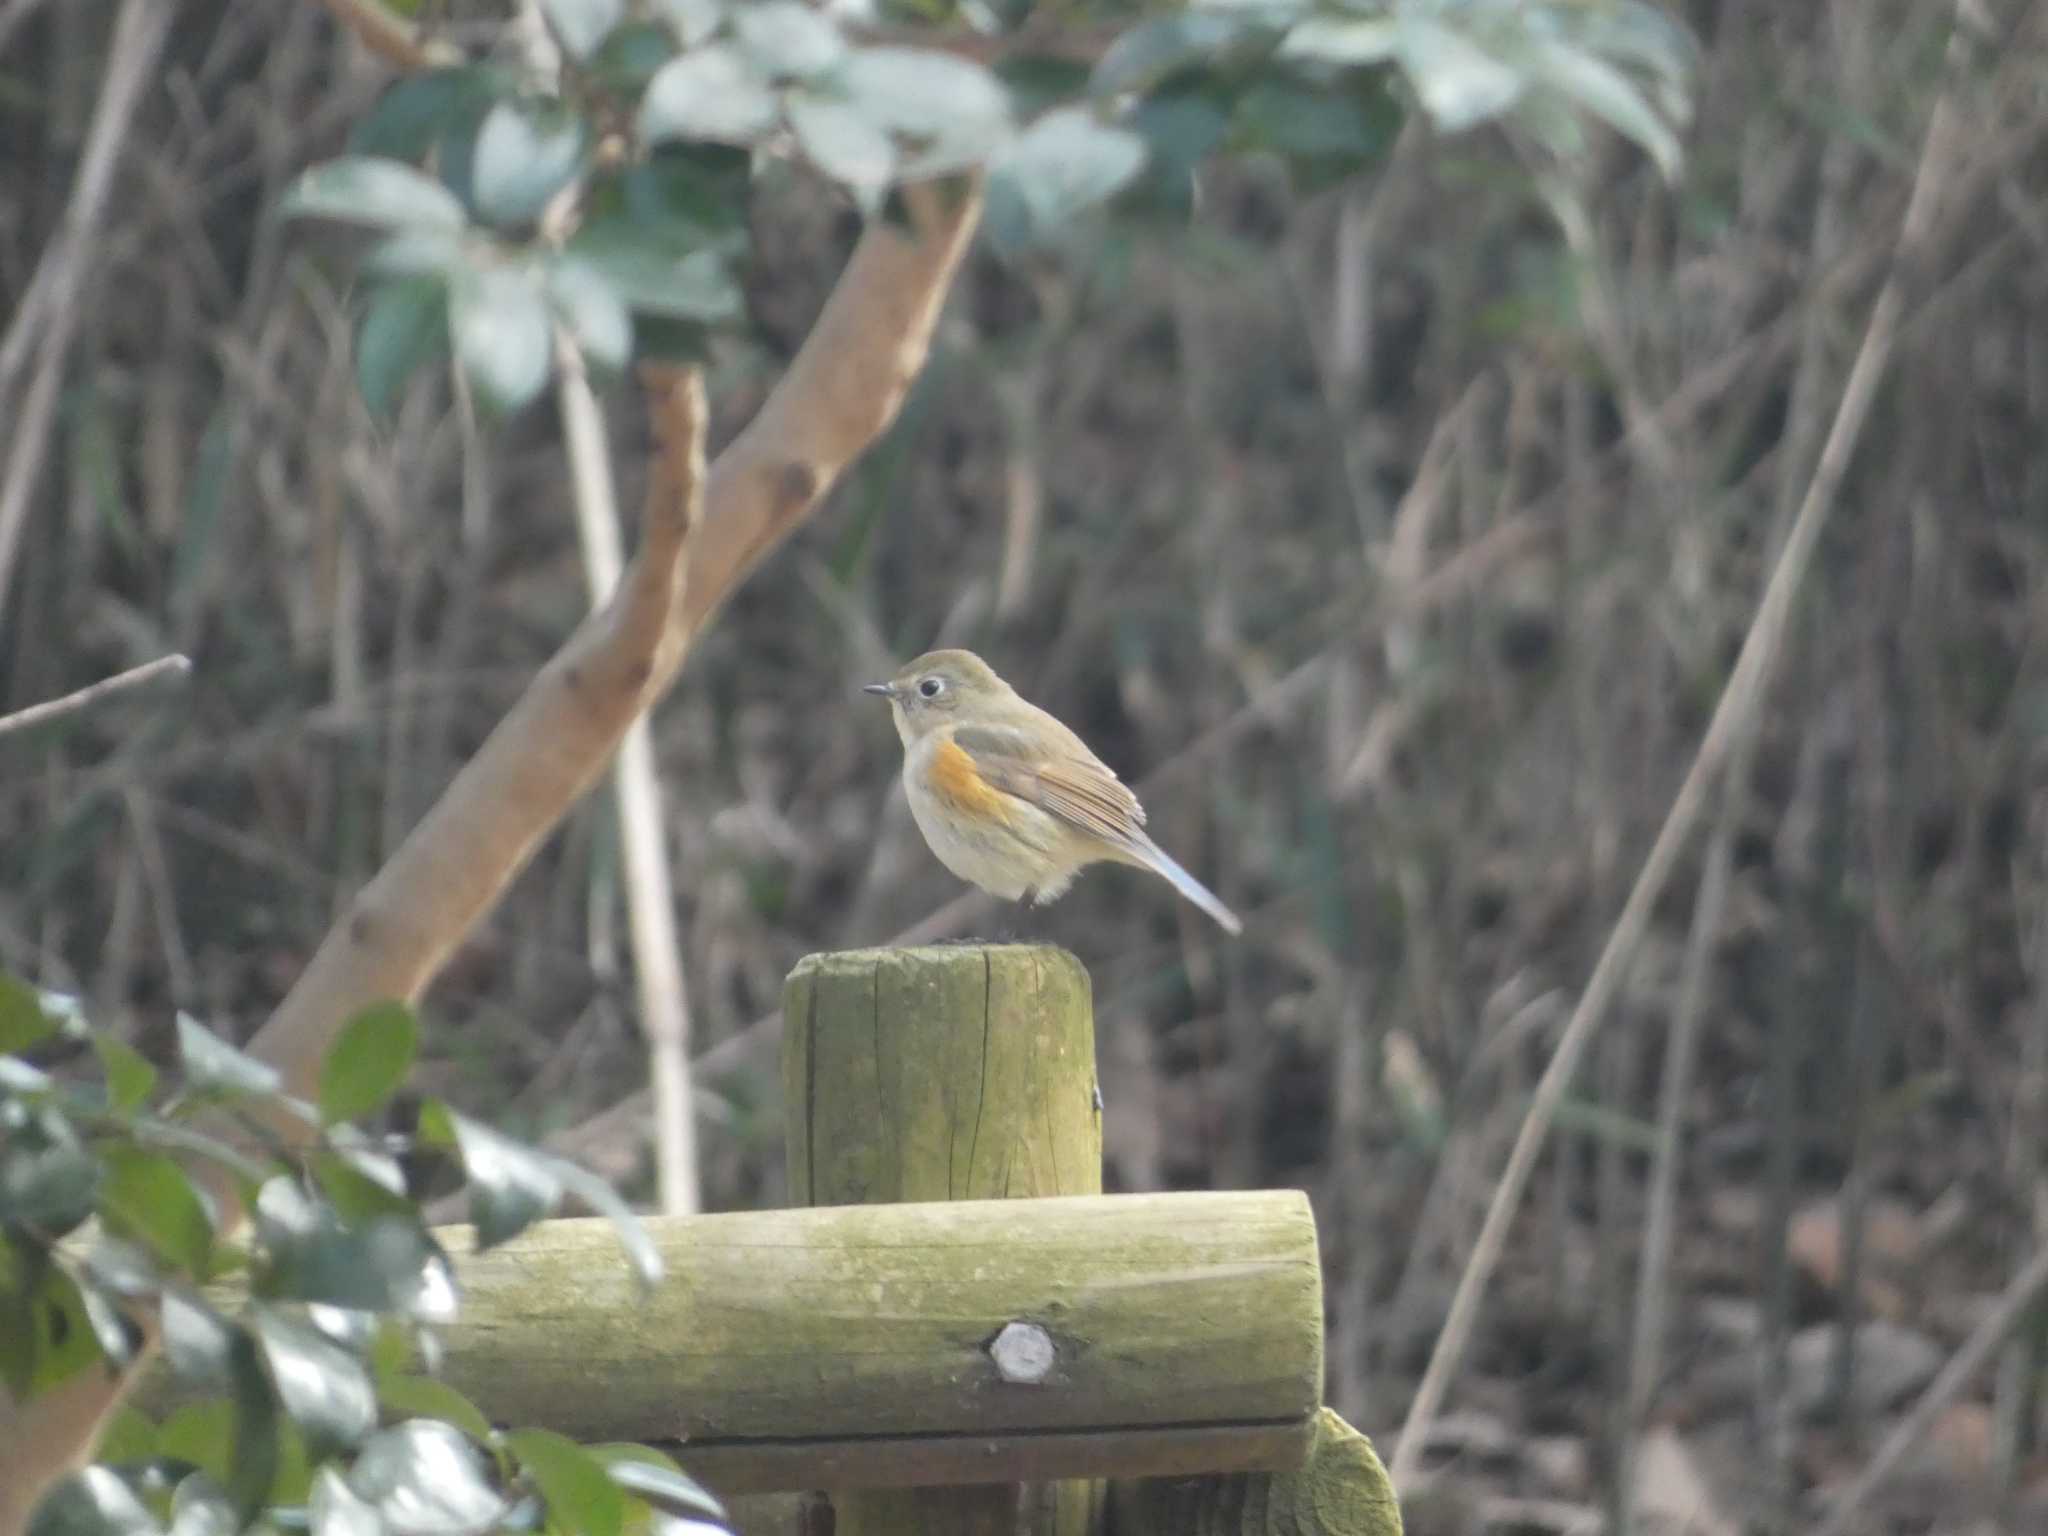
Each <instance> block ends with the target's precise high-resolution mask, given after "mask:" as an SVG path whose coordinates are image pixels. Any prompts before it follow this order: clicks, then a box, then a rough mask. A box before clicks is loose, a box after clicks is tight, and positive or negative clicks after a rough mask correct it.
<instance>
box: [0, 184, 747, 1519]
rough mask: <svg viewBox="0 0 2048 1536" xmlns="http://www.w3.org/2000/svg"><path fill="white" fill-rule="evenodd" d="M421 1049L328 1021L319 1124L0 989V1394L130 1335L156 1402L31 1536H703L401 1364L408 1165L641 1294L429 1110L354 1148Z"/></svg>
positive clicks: (593, 1460) (433, 1308)
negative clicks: (285, 1131)
mask: <svg viewBox="0 0 2048 1536" xmlns="http://www.w3.org/2000/svg"><path fill="white" fill-rule="evenodd" d="M343 181H344V182H345V181H346V178H343ZM326 185H327V186H328V187H329V188H332V186H334V185H335V183H334V182H332V181H330V182H328V183H326ZM409 185H410V184H409V183H407V182H405V181H404V180H402V179H396V178H389V177H382V176H375V175H373V176H372V177H370V178H368V179H367V180H366V181H362V182H359V183H357V186H358V189H359V190H360V188H362V187H365V186H367V187H372V188H376V187H383V188H392V187H401V188H402V187H407V186H409ZM398 195H399V197H401V198H413V199H414V205H415V206H420V207H427V206H431V203H432V199H430V198H417V197H415V195H414V193H413V192H411V191H401V192H400V193H399V194H398ZM417 1034H418V1030H417V1025H416V1022H415V1020H414V1018H413V1016H412V1013H411V1011H410V1010H408V1009H406V1008H404V1007H402V1006H400V1005H399V1004H396V1003H381V1004H378V1005H376V1006H374V1007H372V1008H369V1009H367V1010H365V1011H364V1012H363V1013H361V1014H360V1015H358V1016H357V1017H356V1018H354V1019H352V1020H350V1021H349V1023H348V1024H347V1025H346V1026H345V1027H344V1028H343V1030H342V1031H341V1033H340V1035H339V1036H338V1038H337V1039H336V1041H335V1043H334V1046H333V1047H332V1049H331V1050H330V1051H329V1052H328V1055H327V1058H326V1060H325V1061H324V1062H323V1063H322V1065H321V1070H320V1075H319V1102H318V1104H317V1106H316V1105H310V1104H306V1103H304V1102H302V1101H300V1100H297V1099H295V1098H292V1097H291V1096H290V1095H288V1094H286V1093H285V1092H283V1090H282V1088H281V1086H280V1083H279V1080H278V1077H277V1074H276V1073H275V1072H274V1071H273V1070H272V1069H271V1068H270V1067H268V1066H267V1065H265V1064H264V1063H262V1062H259V1061H257V1060H255V1059H254V1058H252V1057H250V1056H248V1055H246V1054H244V1053H243V1052H242V1051H240V1050H238V1049H236V1048H235V1047H234V1046H232V1045H231V1044H229V1043H228V1042H227V1041H225V1040H223V1039H221V1038H220V1036H218V1035H217V1034H215V1033H214V1032H213V1031H211V1030H209V1029H208V1028H207V1027H206V1026H205V1025H203V1024H202V1023H200V1022H199V1021H198V1020H196V1019H193V1018H191V1017H189V1016H180V1018H179V1019H178V1030H177V1036H178V1057H179V1073H178V1079H179V1080H178V1082H177V1083H176V1084H175V1085H173V1086H171V1087H170V1088H168V1089H166V1088H165V1087H164V1086H163V1085H162V1082H161V1079H160V1077H159V1074H158V1072H157V1071H156V1069H155V1068H154V1067H152V1066H151V1065H150V1064H149V1063H148V1062H146V1061H145V1060H143V1058H142V1057H141V1056H139V1055H138V1054H136V1052H135V1051H134V1050H132V1049H131V1048H130V1047H128V1046H126V1045H124V1044H122V1043H121V1042H119V1041H116V1040H113V1039H111V1038H110V1037H108V1036H105V1035H103V1034H100V1033H99V1032H97V1031H95V1030H94V1029H93V1028H92V1027H91V1026H90V1025H89V1024H88V1023H87V1022H86V1020H85V1019H84V1017H83V1015H82V1013H81V1011H80V1010H79V1009H78V1007H77V1006H76V1005H75V1003H73V1002H72V1000H70V999H68V998H62V997H58V996H55V995H53V994H48V993H40V994H39V993H38V992H36V991H35V990H34V989H32V988H29V987H26V986H24V985H22V984H21V983H20V982H18V981H15V980H13V979H11V978H8V977H5V976H0V1381H4V1383H5V1384H6V1387H7V1389H8V1390H9V1391H10V1392H11V1393H12V1394H14V1395H15V1396H16V1397H17V1398H18V1399H32V1398H34V1397H36V1396H37V1395H39V1394H41V1393H43V1392H46V1391H48V1390H49V1389H50V1388H52V1387H55V1386H57V1385H58V1384H60V1383H62V1382H64V1381H66V1380H68V1379H70V1378H71V1377H73V1376H75V1375H77V1374H78V1373H80V1372H83V1371H89V1370H104V1369H108V1368H111V1367H113V1366H118V1365H122V1364H125V1363H126V1362H128V1361H129V1360H130V1359H131V1358H132V1357H133V1356H134V1354H135V1352H136V1349H137V1347H138V1345H139V1343H140V1341H141V1338H142V1334H143V1326H144V1325H145V1324H149V1325H152V1326H153V1327H154V1328H155V1330H156V1331H157V1332H158V1334H159V1336H160V1337H161V1339H162V1343H163V1355H164V1358H165V1360H166V1362H167V1363H168V1365H169V1367H170V1370H171V1371H172V1373H173V1374H174V1375H175V1376H176V1377H177V1378H178V1380H179V1382H180V1385H181V1395H180V1398H179V1402H180V1406H178V1407H177V1408H176V1409H175V1410H174V1411H172V1412H171V1413H170V1414H168V1415H167V1416H166V1417H165V1418H164V1419H163V1420H162V1421H161V1422H152V1421H150V1420H149V1419H148V1418H146V1417H145V1416H143V1415H142V1414H140V1413H138V1412H136V1411H134V1410H133V1409H127V1410H123V1412H122V1413H121V1415H120V1416H119V1417H118V1418H117V1420H116V1421H115V1423H114V1425H113V1426H112V1427H111V1428H110V1430H109V1432H108V1434H107V1436H106V1437H105V1439H104V1441H103V1443H102V1445H101V1447H100V1462H99V1464H97V1465H94V1466H92V1467H89V1468H86V1469H85V1470H84V1471H82V1472H80V1473H78V1474H77V1475H75V1476H73V1477H72V1478H70V1479H68V1480H67V1481H65V1482H64V1483H62V1484H60V1485H59V1486H58V1487H57V1489H56V1490H55V1491H54V1492H53V1493H52V1494H51V1495H50V1496H49V1498H48V1499H46V1500H45V1502H44V1504H43V1506H42V1508H41V1509H40V1511H39V1512H38V1514H37V1516H36V1520H35V1523H34V1525H33V1530H34V1531H35V1532H36V1533H37V1536H115V1533H118V1536H162V1533H165V1532H168V1533H170V1536H231V1533H233V1532H236V1531H239V1530H241V1529H243V1528H245V1527H247V1526H249V1525H250V1524H252V1523H254V1522H258V1521H262V1522H266V1523H267V1524H268V1525H269V1526H271V1527H272V1528H276V1527H287V1528H290V1527H296V1526H300V1525H305V1526H310V1528H311V1529H312V1530H313V1531H314V1532H316V1533H320V1536H407V1533H410V1532H425V1531H428V1530H432V1531H433V1532H435V1533H437V1536H460V1533H466V1532H474V1533H479V1536H480V1533H483V1532H486V1531H494V1530H512V1529H518V1530H528V1529H540V1528H543V1527H545V1528H546V1529H549V1530H553V1531H560V1532H565V1533H569V1532H575V1533H583V1536H619V1533H620V1532H622V1531H624V1530H626V1529H628V1528H631V1529H633V1530H651V1529H654V1528H655V1527H656V1526H657V1525H660V1526H663V1527H664V1528H675V1527H678V1526H688V1525H690V1524H691V1523H693V1522H694V1525H695V1527H696V1528H697V1529H700V1530H719V1529H723V1515H722V1512H721V1511H720V1509H719V1506H718V1504H717V1502H716V1500H714V1499H712V1498H711V1496H710V1495H709V1494H707V1493H705V1492H704V1490H703V1489H701V1488H699V1487H698V1486H697V1485H696V1484H695V1483H694V1482H692V1481H691V1480H690V1479H689V1478H688V1477H686V1476H685V1475H684V1474H683V1473H682V1472H680V1471H679V1470H677V1469H676V1467H675V1466H674V1464H673V1463H671V1462H669V1461H668V1460H667V1459H666V1458H665V1457H662V1456H661V1455H659V1454H658V1453H656V1452H653V1451H647V1450H643V1449H641V1448H639V1447H633V1448H630V1452H626V1451H622V1450H621V1449H620V1448H617V1447H604V1448H599V1449H596V1450H584V1449H582V1448H581V1447H578V1446H576V1445H574V1444H572V1443H571V1442H569V1441H567V1440H564V1439H562V1438H561V1437H560V1436H558V1435H554V1434H550V1433H548V1432H546V1431H542V1430H517V1431H503V1432H501V1431H498V1430H494V1429H493V1428H492V1427H491V1425H490V1424H489V1422H488V1421H487V1420H486V1419H485V1418H484V1416H483V1415H482V1414H481V1413H480V1412H478V1410H477V1408H476V1407H475V1405H474V1404H472V1403H470V1402H469V1401H468V1400H467V1399H466V1398H464V1397H463V1396H462V1395H461V1394H460V1393H458V1392H457V1391H455V1390H454V1389H453V1388H451V1387H449V1386H447V1385H446V1384H445V1383H443V1382H440V1381H437V1380H435V1379H434V1378H433V1376H432V1375H431V1374H420V1372H419V1370H418V1368H417V1367H416V1366H415V1364H414V1361H415V1359H416V1358H417V1359H423V1360H429V1361H430V1360H432V1359H433V1358H434V1357H435V1354H436V1350H435V1347H434V1342H433V1328H434V1325H436V1324H437V1323H441V1322H445V1321H446V1320H447V1319H449V1318H450V1317H452V1316H453V1315H454V1314H455V1310H456V1307H457V1304H458V1302H457V1296H456V1290H455V1282H454V1275H453V1271H452V1269H451V1267H450V1265H449V1262H448V1256H447V1254H446V1253H445V1252H444V1251H443V1249H442V1247H441V1245H440V1243H439V1242H438V1241H437V1240H436V1239H435V1237H434V1235H433V1233H432V1232H431V1231H430V1230H429V1229H428V1228H427V1226H426V1223H425V1219H424V1217H423V1216H422V1214H421V1207H420V1203H419V1194H420V1191H419V1189H417V1188H415V1187H414V1184H413V1183H412V1182H411V1181H410V1180H409V1179H408V1177H407V1172H406V1168H407V1166H408V1164H407V1163H404V1162H401V1154H402V1153H405V1152H407V1151H411V1152H413V1153H414V1154H423V1156H421V1155H416V1156H415V1157H414V1159H413V1160H412V1165H414V1166H421V1167H424V1168H430V1165H432V1163H433V1161H434V1159H433V1155H432V1154H433V1153H434V1152H435V1151H436V1150H437V1149H439V1150H444V1151H445V1152H447V1153H448V1154H450V1155H451V1157H452V1160H453V1161H454V1162H455V1163H456V1164H457V1165H458V1166H459V1167H460V1170H461V1172H462V1175H463V1177H464V1179H465V1181H466V1183H467V1186H468V1191H469V1199H470V1205H471V1211H472V1214H473V1216H474V1218H475V1220H476V1222H477V1225H478V1229H479V1236H480V1239H481V1240H482V1241H483V1242H485V1243H499V1242H504V1241H507V1240H509V1239H510V1238H512V1237H515V1236H517V1235H518V1234H519V1233H520V1232H522V1231H524V1230H525V1229H526V1228H527V1227H528V1226H530V1225H531V1224H532V1223H533V1222H535V1221H538V1220H540V1219H542V1218H543V1217H545V1216H547V1215H548V1214H549V1213H550V1212H551V1211H553V1210H554V1208H555V1207H556V1205H557V1204H558V1203H559V1199H560V1196H561V1194H562V1192H563V1191H564V1190H571V1189H573V1190H574V1191H575V1192H576V1194H577V1195H578V1196H579V1197H581V1198H582V1199H584V1200H585V1201H586V1202H588V1203H589V1204H591V1205H592V1206H593V1207H594V1208H596V1209H598V1210H601V1211H603V1212H605V1213H606V1214H607V1215H609V1216H611V1217H612V1218H613V1220H614V1221H615V1222H616V1223H617V1224H618V1227H619V1231H620V1234H621V1237H622V1238H623V1239H624V1241H625V1244H626V1251H627V1255H628V1257H629V1259H630V1261H631V1262H632V1264H633V1266H634V1268H635V1270H636V1272H637V1273H638V1274H639V1276H640V1278H641V1279H642V1281H643V1282H645V1283H648V1284H652V1283H653V1282H654V1281H655V1280H656V1279H658V1278H659V1276H660V1273H661V1263H660V1259H659V1257H658V1256H657V1255H656V1253H655V1251H654V1248H653V1245H652V1244H651V1243H650V1242H649V1241H648V1239H647V1237H646V1234H645V1233H644V1232H642V1231H641V1230H640V1228H639V1225H638V1224H637V1223H636V1222H635V1221H634V1219H633V1217H632V1216H631V1214H630V1213H629V1212H628V1211H627V1210H626V1207H625V1205H624V1203H623V1202H622V1201H620V1200H619V1198H618V1197H617V1196H616V1195H615V1194H613V1193H612V1191H611V1190H610V1188H609V1187H608V1186H606V1185H605V1184H604V1183H603V1181H601V1180H599V1179H596V1178H594V1177H592V1176H591V1175H589V1174H587V1173H585V1172H584V1171H583V1170H581V1169H579V1168H574V1167H571V1166H569V1165H567V1164H565V1163H562V1162H561V1161H559V1160H558V1159H555V1158H552V1157H548V1156H546V1155H544V1154H542V1153H539V1152H536V1151H534V1150H532V1149H531V1148H528V1147H524V1146H522V1145H520V1144H519V1143H517V1142H514V1141H512V1140H510V1139H509V1138H507V1137H504V1136H501V1135H499V1134H497V1133H496V1132H494V1131H491V1130H489V1129H488V1128H487V1127H484V1126H481V1125H478V1124H476V1123H474V1122H472V1121H469V1120H466V1119H464V1118H463V1117H462V1116H460V1115H457V1114H456V1113H454V1112H453V1111H452V1110H450V1109H449V1108H448V1107H447V1106H446V1105H445V1104H441V1103H439V1102H438V1101H429V1103H428V1104H427V1106H426V1108H425V1110H424V1112H423V1114H422V1116H421V1126H420V1135H419V1136H418V1137H417V1138H413V1139H412V1140H410V1141H408V1140H407V1139H405V1138H395V1137H374V1136H372V1135H370V1134H368V1133H367V1132H365V1131H364V1130H362V1129H360V1128H359V1127H358V1126H356V1125H355V1124H354V1123H353V1122H354V1121H356V1120H357V1119H359V1118H361V1117H362V1116H365V1115H368V1114H370V1113H372V1112H374V1111H376V1110H377V1109H379V1108H380V1107H381V1106H383V1105H384V1104H385V1103H386V1102H387V1101H388V1100H389V1099H390V1097H391V1095H392V1094H393V1092H394V1091H395V1090H396V1089H397V1088H398V1086H399V1085H400V1083H401V1082H402V1081H403V1080H404V1078H405V1075H406V1072H407V1070H408V1069H409V1068H410V1066H411V1063H412V1058H413V1051H414V1047H415V1043H416V1040H417ZM279 1127H289V1128H291V1130H292V1135H291V1136H290V1137H289V1138H286V1137H282V1136H280V1135H279V1134H278V1128H279ZM446 1160H447V1159H444V1160H443V1161H446ZM224 1200H234V1201H237V1202H239V1203H240V1205H241V1206H242V1207H243V1208H245V1209H246V1210H248V1211H249V1212H250V1215H251V1221H250V1222H249V1224H248V1235H247V1237H246V1238H245V1239H240V1240H234V1239H229V1238H227V1237H225V1236H224V1235H223V1231H224V1226H225V1224H224V1223H223V1222H222V1221H221V1219H220V1212H221V1206H222V1202H223V1201H224ZM229 1275H234V1276H237V1277H238V1278H239V1281H240V1282H241V1284H242V1288H243V1289H244V1290H245V1291H246V1299H245V1300H243V1301H241V1302H240V1303H239V1304H237V1305H232V1306H231V1305H230V1304H228V1303H227V1302H225V1301H224V1300H223V1299H222V1296H221V1294H220V1293H219V1292H217V1291H215V1290H211V1289H208V1287H209V1285H210V1284H211V1283H212V1282H215V1281H218V1280H220V1279H221V1278H222V1277H224V1276H229Z"/></svg>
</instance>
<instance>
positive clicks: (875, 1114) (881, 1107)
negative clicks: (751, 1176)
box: [782, 945, 1102, 1536]
mask: <svg viewBox="0 0 2048 1536" xmlns="http://www.w3.org/2000/svg"><path fill="white" fill-rule="evenodd" d="M782 1006H783V1011H782V1017H783V1056H782V1063H783V1065H782V1091H783V1105H784V1111H783V1113H784V1117H785V1123H786V1125H787V1128H788V1129H787V1140H788V1147H789V1183H790V1199H791V1202H792V1203H793V1204H796V1205H813V1206H818V1205H878V1204H890V1203H894V1202H898V1201H907V1200H985V1199H1007V1198H1015V1197H1021V1196H1035V1195H1095V1194H1100V1193H1101V1192H1102V1112H1101V1100H1100V1096H1099V1095H1098V1093H1097V1091H1096V1081H1095V1017H1094V1009H1093V1005H1092V1002H1091V999H1090V995H1089V984H1088V973H1087V971H1086V970H1084V969H1083V968H1082V966H1081V963H1080V962H1079V961H1078V960H1076V959H1075V958H1074V957H1073V956H1072V955H1070V954H1068V953H1067V952H1066V951H1065V950H1063V949H1054V948H1050V947H1047V946H1042V945H960V946H943V947H935V948H928V949H903V950H879V949H877V950H857V951H853V952H850V953H843V954H829V955H813V956H811V957H810V958H808V959H806V960H805V961H803V962H802V963H801V964H800V965H798V966H797V968H796V970H795V971H793V972H791V974H790V978H789V982H788V985H787V987H786V988H785V990H784V993H783V1005H782ZM955 1257H958V1256H957V1255H956V1256H955ZM874 1301H875V1307H876V1309H877V1310H878V1311H884V1312H886V1311H887V1310H888V1308H889V1306H890V1300H889V1298H888V1297H887V1296H877V1297H876V1298H874ZM1059 1348H1060V1340H1059V1338H1058V1335H1057V1333H1056V1332H1055V1331H1051V1330H1049V1329H1048V1328H1047V1327H1045V1326H1042V1325H1041V1323H1040V1322H1038V1321H1033V1320H1025V1319H1020V1320H1018V1321H1016V1322H1014V1323H1012V1324H1009V1325H1006V1326H1005V1327H1004V1328H1003V1329H1001V1330H999V1332H998V1333H997V1334H996V1335H995V1336H993V1337H991V1338H989V1339H988V1340H986V1341H985V1354H986V1356H987V1360H986V1380H985V1390H986V1391H988V1392H991V1393H1002V1392H1011V1393H1032V1392H1037V1391H1043V1390H1046V1389H1047V1388H1046V1383H1048V1382H1056V1381H1057V1379H1058V1374H1059V1361H1058V1352H1059ZM1101 1491H1102V1485H1101V1484H1099V1483H1089V1482H1064V1483H1048V1484H1027V1483H1002V1484H980V1485H974V1486H969V1487H955V1488H904V1489H879V1490H872V1491H862V1492H858V1493H841V1494H838V1495H836V1496H835V1497H834V1499H833V1506H834V1511H835V1513H836V1515H837V1525H836V1530H837V1536H885V1533H886V1536H905V1533H913V1532H917V1533H922V1532H927V1531H929V1532H935V1533H936V1532H947V1533H956V1532H957V1533H962V1536H975V1533H988V1536H996V1533H1001V1536H1012V1533H1029V1536H1087V1533H1088V1532H1089V1531H1090V1530H1091V1529H1093V1528H1095V1527H1096V1526H1097V1525H1098V1524H1099V1521H1098V1518H1097V1514H1098V1510H1099V1508H1100V1505H1101Z"/></svg>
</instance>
